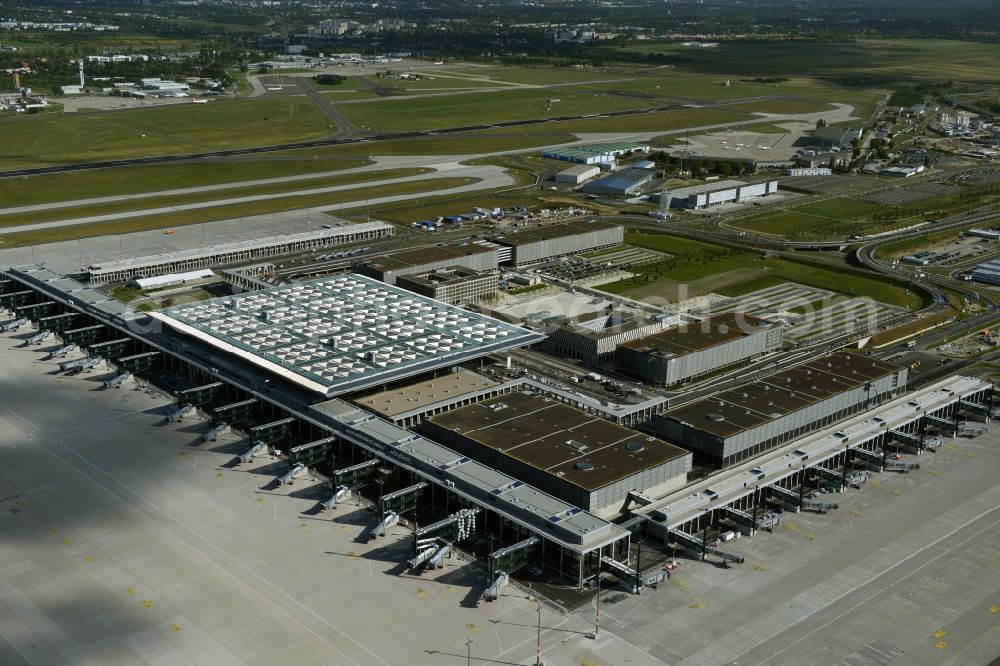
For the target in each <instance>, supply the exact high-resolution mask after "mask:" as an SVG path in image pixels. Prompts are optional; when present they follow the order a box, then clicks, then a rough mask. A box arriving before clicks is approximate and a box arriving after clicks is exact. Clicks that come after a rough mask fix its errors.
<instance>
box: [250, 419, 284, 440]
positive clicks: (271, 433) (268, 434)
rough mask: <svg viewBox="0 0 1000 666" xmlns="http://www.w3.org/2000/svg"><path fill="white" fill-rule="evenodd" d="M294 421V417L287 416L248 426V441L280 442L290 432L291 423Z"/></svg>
mask: <svg viewBox="0 0 1000 666" xmlns="http://www.w3.org/2000/svg"><path fill="white" fill-rule="evenodd" d="M294 423H295V419H294V418H292V417H288V418H287V419H281V420H278V421H272V422H271V423H265V424H263V425H259V426H256V427H253V428H250V441H251V442H253V443H254V444H258V443H260V442H263V443H264V444H274V443H275V442H280V441H281V440H283V439H284V438H286V437H288V435H290V434H291V432H292V424H294Z"/></svg>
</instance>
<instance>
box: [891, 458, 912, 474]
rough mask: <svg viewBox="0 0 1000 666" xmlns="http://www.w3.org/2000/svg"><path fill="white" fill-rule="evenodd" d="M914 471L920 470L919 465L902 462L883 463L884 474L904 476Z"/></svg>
mask: <svg viewBox="0 0 1000 666" xmlns="http://www.w3.org/2000/svg"><path fill="white" fill-rule="evenodd" d="M915 469H920V463H918V462H907V461H902V460H887V461H886V463H885V471H886V472H902V473H903V474H906V473H907V472H910V471H911V470H915Z"/></svg>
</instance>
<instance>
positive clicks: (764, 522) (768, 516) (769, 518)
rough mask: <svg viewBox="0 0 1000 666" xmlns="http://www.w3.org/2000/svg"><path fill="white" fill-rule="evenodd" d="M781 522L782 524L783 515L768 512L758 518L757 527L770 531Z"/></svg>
mask: <svg viewBox="0 0 1000 666" xmlns="http://www.w3.org/2000/svg"><path fill="white" fill-rule="evenodd" d="M780 524H781V515H780V514H777V513H770V512H768V513H765V514H764V515H763V516H761V517H760V518H758V519H757V529H760V530H767V531H768V532H770V531H771V530H773V529H774V528H775V527H777V526H778V525H780Z"/></svg>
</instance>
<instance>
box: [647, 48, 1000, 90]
mask: <svg viewBox="0 0 1000 666" xmlns="http://www.w3.org/2000/svg"><path fill="white" fill-rule="evenodd" d="M628 49H629V50H631V51H637V52H640V53H656V52H661V53H669V54H678V55H681V56H684V57H686V58H690V59H691V62H689V63H683V64H680V65H678V70H680V71H684V72H704V73H708V74H718V75H723V74H731V75H743V76H775V75H778V76H795V75H800V76H815V77H824V78H825V77H830V78H841V77H842V78H850V79H860V78H864V79H866V80H869V81H877V80H884V81H895V80H899V79H933V80H954V81H983V82H995V81H996V73H997V50H996V45H995V44H987V43H976V42H959V41H950V40H944V39H885V40H874V39H873V40H858V41H855V42H844V43H816V42H804V41H801V42H798V41H788V42H765V43H741V42H723V43H722V44H720V45H719V48H717V49H690V48H684V47H682V46H680V45H678V44H663V43H659V44H657V43H652V44H636V45H630V46H629V47H628Z"/></svg>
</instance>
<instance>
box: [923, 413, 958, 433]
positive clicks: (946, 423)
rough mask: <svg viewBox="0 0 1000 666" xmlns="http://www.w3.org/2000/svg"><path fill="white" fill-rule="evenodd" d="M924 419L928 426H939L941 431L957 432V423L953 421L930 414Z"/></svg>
mask: <svg viewBox="0 0 1000 666" xmlns="http://www.w3.org/2000/svg"><path fill="white" fill-rule="evenodd" d="M924 418H925V419H926V420H927V423H928V424H930V425H933V426H937V427H938V428H939V429H941V430H955V421H954V420H952V419H945V418H941V417H940V416H935V415H933V414H928V415H927V416H925V417H924Z"/></svg>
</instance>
